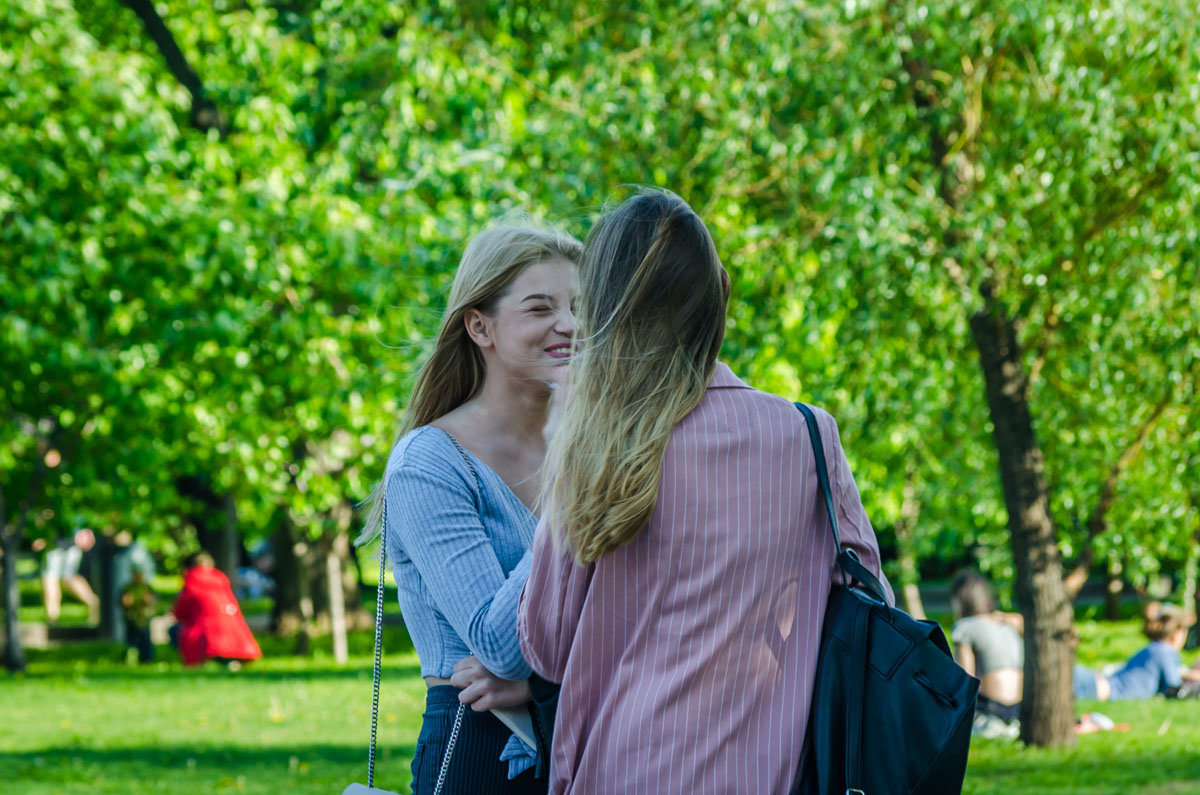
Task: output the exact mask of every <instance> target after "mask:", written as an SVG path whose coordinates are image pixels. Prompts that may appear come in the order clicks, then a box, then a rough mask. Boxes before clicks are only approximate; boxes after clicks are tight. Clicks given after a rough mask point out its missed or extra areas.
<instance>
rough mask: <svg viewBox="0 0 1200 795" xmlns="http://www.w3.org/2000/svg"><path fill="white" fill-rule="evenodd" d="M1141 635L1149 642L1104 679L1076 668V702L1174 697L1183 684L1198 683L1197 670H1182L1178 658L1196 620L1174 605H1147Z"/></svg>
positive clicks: (1198, 672)
mask: <svg viewBox="0 0 1200 795" xmlns="http://www.w3.org/2000/svg"><path fill="white" fill-rule="evenodd" d="M1142 618H1143V619H1144V620H1145V623H1143V624H1142V633H1143V634H1144V635H1145V636H1146V637H1147V638H1149V639H1150V643H1149V644H1148V645H1147V646H1146V647H1145V648H1143V649H1142V650H1141V651H1139V652H1138V653H1137V654H1135V655H1133V656H1132V657H1130V658H1129V661H1128V662H1126V663H1125V665H1123V666H1121V668H1120V669H1119V670H1118V671H1117V672H1116V673H1113V674H1110V675H1108V676H1105V675H1104V674H1102V673H1100V672H1099V671H1092V670H1091V669H1089V668H1086V667H1085V666H1082V665H1076V666H1075V677H1074V678H1075V699H1076V700H1080V699H1095V700H1097V701H1127V700H1131V699H1139V698H1153V697H1154V696H1157V695H1164V696H1168V697H1174V696H1177V695H1178V694H1179V690H1180V688H1181V687H1182V686H1183V685H1184V683H1185V682H1194V681H1200V670H1197V669H1196V668H1190V669H1188V670H1186V671H1184V670H1183V660H1182V658H1181V657H1180V655H1179V652H1180V650H1181V649H1182V648H1183V642H1184V640H1186V639H1187V629H1188V627H1189V626H1191V625H1192V624H1193V623H1194V622H1195V620H1196V617H1195V616H1193V615H1191V614H1189V613H1185V612H1184V611H1183V610H1181V609H1180V608H1178V607H1175V606H1174V605H1163V604H1161V603H1159V602H1150V603H1149V604H1147V605H1146V607H1145V609H1144V610H1143V611H1142Z"/></svg>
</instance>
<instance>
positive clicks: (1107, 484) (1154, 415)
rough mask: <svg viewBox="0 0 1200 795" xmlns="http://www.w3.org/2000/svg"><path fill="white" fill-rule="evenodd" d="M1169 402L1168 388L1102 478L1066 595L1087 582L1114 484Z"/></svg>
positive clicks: (1068, 580)
mask: <svg viewBox="0 0 1200 795" xmlns="http://www.w3.org/2000/svg"><path fill="white" fill-rule="evenodd" d="M1169 405H1171V390H1170V389H1168V390H1167V391H1166V392H1165V393H1164V394H1163V396H1162V398H1161V399H1160V400H1159V401H1158V403H1157V405H1155V406H1154V410H1153V411H1152V412H1150V416H1149V417H1147V418H1146V420H1145V422H1143V423H1142V427H1141V428H1139V429H1138V432H1137V435H1136V436H1135V437H1134V438H1133V440H1132V441H1130V442H1129V444H1128V445H1127V446H1126V447H1125V450H1124V451H1122V453H1121V455H1120V456H1119V457H1118V458H1117V460H1116V462H1115V463H1114V464H1113V466H1112V469H1111V470H1109V473H1108V477H1107V478H1105V479H1104V485H1103V486H1102V487H1101V488H1100V497H1099V499H1097V500H1096V506H1095V507H1094V508H1093V509H1092V512H1091V514H1090V515H1089V516H1088V521H1087V538H1086V539H1085V541H1084V547H1083V552H1081V553H1080V555H1079V560H1078V561H1077V562H1076V564H1075V568H1074V569H1072V570H1071V572H1070V574H1068V575H1067V576H1066V587H1067V595H1068V596H1069V597H1070V598H1071V599H1074V598H1075V597H1076V596H1077V595H1078V594H1079V591H1080V589H1081V588H1083V584H1084V582H1086V581H1087V577H1088V573H1089V572H1090V571H1091V567H1092V563H1093V562H1094V561H1095V558H1096V548H1095V543H1094V542H1095V539H1096V537H1097V536H1099V535H1101V534H1103V533H1104V531H1105V530H1107V529H1108V521H1107V516H1108V509H1109V508H1111V507H1112V504H1113V500H1114V499H1115V498H1116V493H1117V483H1118V482H1120V480H1121V475H1123V474H1124V473H1125V471H1126V470H1127V469H1128V468H1129V465H1130V464H1132V463H1133V461H1134V459H1136V458H1137V456H1138V454H1139V453H1140V452H1141V451H1142V447H1143V446H1144V445H1145V443H1146V439H1147V438H1149V436H1150V432H1151V431H1153V430H1154V426H1155V425H1157V424H1158V420H1159V419H1160V418H1161V417H1162V415H1163V412H1164V411H1166V409H1167V406H1169Z"/></svg>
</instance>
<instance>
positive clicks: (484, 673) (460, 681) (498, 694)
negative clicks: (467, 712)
mask: <svg viewBox="0 0 1200 795" xmlns="http://www.w3.org/2000/svg"><path fill="white" fill-rule="evenodd" d="M450 684H452V685H454V686H455V687H457V688H458V689H459V690H461V691H462V692H460V693H459V694H458V700H459V701H461V702H462V703H464V704H468V705H470V707H471V709H473V710H474V711H476V712H486V711H487V710H489V709H494V708H497V707H516V706H520V705H521V704H524V703H525V702H526V701H529V682H528V681H526V680H524V679H521V680H519V681H516V682H513V681H511V680H508V679H501V678H500V677H498V676H496V675H495V674H493V673H492V672H491V671H489V670H488V669H487V668H484V667H483V663H481V662H479V660H477V659H475V657H473V656H472V657H464V658H463V659H461V660H459V661H458V664H457V665H455V666H454V675H453V676H451V677H450Z"/></svg>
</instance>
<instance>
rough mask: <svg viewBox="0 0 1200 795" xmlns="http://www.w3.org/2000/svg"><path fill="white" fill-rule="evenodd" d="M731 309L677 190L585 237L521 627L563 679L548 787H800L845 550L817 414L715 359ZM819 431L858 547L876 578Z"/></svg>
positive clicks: (840, 461) (822, 416)
mask: <svg viewBox="0 0 1200 795" xmlns="http://www.w3.org/2000/svg"><path fill="white" fill-rule="evenodd" d="M728 296H729V277H728V275H727V274H726V273H725V270H724V268H722V266H721V262H720V260H719V259H718V257H717V253H716V249H715V247H714V245H713V241H712V239H711V238H710V237H709V234H708V230H707V229H706V228H705V226H704V224H703V223H702V222H701V220H700V218H699V217H697V215H696V214H695V213H694V212H693V211H692V209H691V208H690V207H689V206H688V205H687V204H686V203H685V202H684V201H683V200H682V199H680V198H679V197H677V196H675V195H673V194H670V193H667V192H660V191H656V192H646V193H643V194H641V195H638V196H635V197H633V198H631V199H629V200H627V201H626V202H625V203H624V204H622V205H621V206H619V207H618V208H617V209H616V210H614V211H613V212H611V213H609V214H607V215H605V216H603V217H602V218H601V219H600V220H599V221H598V222H597V224H596V225H595V227H594V228H593V230H592V232H591V234H590V235H589V236H588V239H587V242H586V244H585V247H584V255H583V260H582V261H581V263H580V302H579V306H580V309H579V312H578V313H577V315H576V323H577V331H576V350H575V354H574V357H573V359H572V365H571V379H570V380H571V387H570V389H571V392H570V394H569V396H568V397H567V399H566V403H565V406H564V407H563V415H562V418H561V424H560V425H559V426H558V428H557V431H556V433H555V435H554V437H553V439H552V441H551V444H550V448H549V450H548V452H547V460H546V472H547V481H546V490H545V499H544V503H543V506H544V507H543V514H542V526H541V529H539V531H538V536H537V538H536V539H535V542H534V560H533V569H532V573H531V574H530V578H529V580H528V582H527V583H526V586H525V592H524V594H523V596H522V601H521V609H520V616H519V621H520V624H519V626H520V637H521V645H522V647H523V648H524V650H525V656H526V659H528V660H529V662H530V664H531V665H532V666H533V668H534V670H535V671H537V672H538V673H540V674H541V675H542V676H544V677H546V678H547V679H550V680H551V681H555V682H561V683H562V690H561V692H560V694H559V700H558V713H557V720H556V725H555V729H554V738H553V752H552V761H551V771H550V790H551V792H554V793H564V792H578V793H590V792H655V793H683V792H686V793H705V792H712V793H729V792H747V793H750V792H753V793H784V792H787V791H788V790H789V788H790V787H791V785H792V783H793V779H794V777H795V774H796V771H797V770H798V767H799V760H800V752H801V745H802V743H803V741H804V730H805V725H806V722H807V720H808V711H809V703H810V700H811V694H810V690H811V688H812V682H813V676H814V674H815V670H816V663H817V647H818V642H819V640H820V633H821V621H822V616H823V614H824V612H825V604H826V601H827V598H828V594H829V587H830V576H831V572H830V569H831V566H832V563H833V560H834V550H833V541H832V538H831V535H830V530H829V526H828V520H827V519H826V516H825V508H824V505H823V504H822V502H821V500H820V497H819V495H820V492H819V491H818V487H817V476H816V469H815V458H814V453H813V449H812V446H811V443H810V440H809V437H808V433H807V430H806V426H805V423H804V420H803V417H802V416H801V414H800V412H798V411H797V410H796V408H795V407H794V406H793V405H792V404H791V403H789V402H788V401H786V400H783V399H781V398H778V397H774V396H772V395H768V394H765V393H763V392H759V391H757V390H755V389H752V388H750V387H749V386H747V385H746V384H745V383H743V382H742V381H740V380H739V379H738V378H737V377H736V376H734V374H733V373H732V372H731V371H730V369H729V368H728V367H727V366H726V365H724V364H721V363H719V362H718V361H717V352H718V350H719V349H720V347H721V341H722V338H723V332H724V328H725V309H726V303H727V300H728ZM817 414H818V418H819V424H820V426H821V433H822V438H823V441H824V446H825V449H826V450H827V451H828V462H827V463H828V469H829V472H830V475H831V481H832V483H831V485H832V488H833V492H834V498H835V500H836V502H837V510H838V512H839V523H840V524H841V526H842V528H843V529H842V540H843V543H845V544H847V545H848V546H849V547H851V548H853V549H855V550H856V551H857V552H858V554H859V556H860V558H861V559H862V561H863V563H864V564H865V565H866V566H867V567H868V568H870V569H871V570H872V572H874V573H876V574H877V575H878V574H879V551H878V546H877V543H876V540H875V535H874V531H873V530H872V529H871V525H870V522H869V521H868V520H867V517H866V515H865V513H864V511H863V508H862V504H861V502H860V500H859V496H858V491H857V488H856V487H855V484H854V479H853V478H852V477H851V475H850V470H849V468H848V466H847V464H846V458H845V455H844V454H843V452H842V448H841V445H840V444H839V442H838V434H837V427H836V425H835V423H834V421H833V418H832V417H830V416H829V414H827V413H825V412H820V411H818V412H817ZM881 579H882V577H881Z"/></svg>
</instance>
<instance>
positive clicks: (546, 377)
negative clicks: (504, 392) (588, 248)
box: [467, 259, 579, 382]
mask: <svg viewBox="0 0 1200 795" xmlns="http://www.w3.org/2000/svg"><path fill="white" fill-rule="evenodd" d="M578 293H579V275H578V268H577V267H576V266H575V264H574V263H573V262H570V261H568V260H565V259H550V260H545V261H543V262H539V263H537V264H536V265H530V266H529V267H528V268H526V269H525V270H524V271H522V272H521V275H519V276H518V277H517V278H516V279H514V280H513V282H512V284H511V285H509V288H508V290H507V291H506V292H505V293H504V294H503V295H501V296H500V297H499V298H497V299H496V301H495V304H494V306H492V307H490V309H489V311H487V312H482V311H479V310H474V311H473V312H471V313H469V314H468V316H467V329H468V331H469V333H470V334H471V337H472V338H473V339H474V340H475V343H476V344H477V345H479V347H480V349H481V350H482V351H483V352H484V358H485V361H486V362H487V370H488V375H489V376H490V375H492V374H493V372H495V373H496V374H498V375H499V374H501V372H502V373H503V374H504V375H505V376H507V377H510V378H516V379H519V380H532V381H543V382H544V381H550V380H555V379H556V377H557V374H556V373H555V372H554V370H555V369H556V368H559V367H562V366H564V365H565V364H566V363H567V361H568V360H569V358H570V353H571V335H573V334H574V333H575V316H574V314H573V311H574V307H575V299H576V296H577V295H578Z"/></svg>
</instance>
